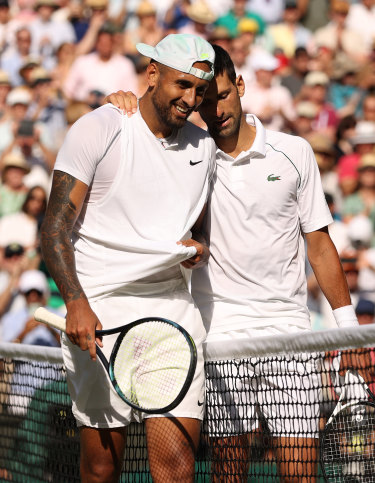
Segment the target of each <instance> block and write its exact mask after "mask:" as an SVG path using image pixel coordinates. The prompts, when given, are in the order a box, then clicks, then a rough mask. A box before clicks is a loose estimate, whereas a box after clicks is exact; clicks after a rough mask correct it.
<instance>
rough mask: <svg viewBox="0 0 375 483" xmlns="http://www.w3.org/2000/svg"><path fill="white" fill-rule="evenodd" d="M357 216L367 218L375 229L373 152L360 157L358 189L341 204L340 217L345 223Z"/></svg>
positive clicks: (374, 158)
mask: <svg viewBox="0 0 375 483" xmlns="http://www.w3.org/2000/svg"><path fill="white" fill-rule="evenodd" d="M359 214H362V215H365V216H367V217H369V218H370V220H371V222H372V225H373V229H375V152H372V153H367V154H364V155H362V156H361V157H360V159H359V164H358V189H357V191H356V192H355V193H353V194H351V195H349V196H347V197H346V198H345V199H344V202H343V207H342V216H343V220H344V221H345V222H349V221H350V220H351V219H352V218H353V217H354V216H356V215H359Z"/></svg>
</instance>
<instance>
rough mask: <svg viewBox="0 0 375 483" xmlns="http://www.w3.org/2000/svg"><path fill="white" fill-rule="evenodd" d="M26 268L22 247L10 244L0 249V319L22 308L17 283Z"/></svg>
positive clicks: (23, 302)
mask: <svg viewBox="0 0 375 483" xmlns="http://www.w3.org/2000/svg"><path fill="white" fill-rule="evenodd" d="M27 266H28V260H27V257H26V256H25V253H24V248H23V246H22V245H20V244H18V243H11V244H10V245H7V246H6V247H5V248H1V249H0V317H2V316H3V315H4V314H5V313H8V312H13V311H16V310H19V309H21V308H22V307H24V305H25V301H24V298H23V297H22V296H21V295H20V294H19V293H18V283H19V278H20V276H21V274H22V272H24V271H25V270H26V269H27ZM0 340H1V326H0Z"/></svg>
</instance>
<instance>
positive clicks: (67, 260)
mask: <svg viewBox="0 0 375 483" xmlns="http://www.w3.org/2000/svg"><path fill="white" fill-rule="evenodd" d="M87 189H88V187H87V185H86V184H84V183H82V181H79V180H77V179H76V178H74V177H73V176H71V175H69V174H67V173H63V172H62V171H55V172H54V175H53V182H52V189H51V195H50V199H49V202H48V207H47V211H46V216H45V218H44V221H43V224H42V227H41V247H42V253H43V258H44V261H45V263H46V266H47V268H48V271H49V273H50V274H51V276H52V277H53V279H54V280H55V282H56V285H57V287H58V288H59V290H60V293H61V295H62V297H63V299H64V302H65V305H66V308H67V316H66V326H67V335H68V337H69V339H70V341H71V342H72V343H73V344H76V345H78V346H79V347H80V348H81V349H82V350H89V352H90V356H91V358H92V359H93V360H95V358H96V348H95V329H101V328H102V325H101V323H100V321H99V319H98V318H97V316H96V315H95V313H94V312H93V311H92V310H91V308H90V305H89V303H88V300H87V297H86V295H85V293H84V291H83V289H82V287H81V284H80V282H79V280H78V277H77V273H76V266H75V258H74V249H73V244H72V242H71V238H72V232H73V227H74V224H75V222H76V220H77V217H78V215H79V213H80V211H81V208H82V205H83V202H84V199H85V196H86V193H87ZM97 342H98V343H99V344H100V345H101V341H100V339H97Z"/></svg>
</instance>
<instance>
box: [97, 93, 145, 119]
mask: <svg viewBox="0 0 375 483" xmlns="http://www.w3.org/2000/svg"><path fill="white" fill-rule="evenodd" d="M104 102H105V103H111V104H113V105H114V106H115V107H118V108H119V109H121V110H122V111H123V112H124V114H126V115H127V116H128V117H131V116H132V115H133V114H135V113H136V112H137V109H138V99H137V96H136V95H135V94H133V92H131V91H127V92H124V91H117V92H113V93H112V94H109V95H108V96H107V97H105V98H104Z"/></svg>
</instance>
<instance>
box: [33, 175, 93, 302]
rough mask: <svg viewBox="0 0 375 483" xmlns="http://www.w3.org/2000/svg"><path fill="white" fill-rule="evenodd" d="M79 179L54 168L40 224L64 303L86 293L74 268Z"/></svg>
mask: <svg viewBox="0 0 375 483" xmlns="http://www.w3.org/2000/svg"><path fill="white" fill-rule="evenodd" d="M76 183H77V180H76V179H75V178H74V177H73V176H71V175H69V174H67V173H63V172H61V171H55V173H54V178H53V185H52V189H51V195H50V199H49V202H48V207H47V211H46V215H45V218H44V221H43V224H42V227H41V242H42V243H41V244H42V252H43V258H44V261H45V263H46V265H47V268H48V270H49V272H50V273H51V275H52V277H53V278H54V280H55V282H56V284H57V286H58V288H59V289H60V292H61V295H62V297H63V298H64V300H65V302H67V301H70V300H75V299H78V298H81V297H83V296H84V293H83V290H82V287H81V285H80V283H79V281H78V278H77V275H76V270H75V259H74V250H73V246H72V243H71V235H72V231H73V226H74V223H75V221H76V219H77V216H78V214H79V213H78V212H77V207H76V206H75V204H74V203H73V202H72V200H71V193H72V190H73V188H74V187H75V185H76Z"/></svg>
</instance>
